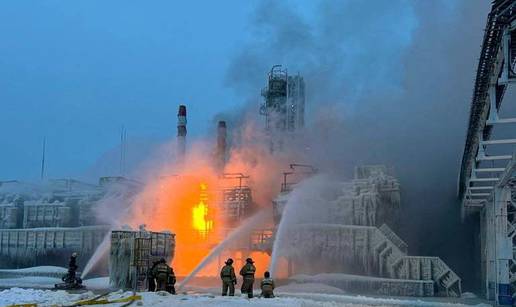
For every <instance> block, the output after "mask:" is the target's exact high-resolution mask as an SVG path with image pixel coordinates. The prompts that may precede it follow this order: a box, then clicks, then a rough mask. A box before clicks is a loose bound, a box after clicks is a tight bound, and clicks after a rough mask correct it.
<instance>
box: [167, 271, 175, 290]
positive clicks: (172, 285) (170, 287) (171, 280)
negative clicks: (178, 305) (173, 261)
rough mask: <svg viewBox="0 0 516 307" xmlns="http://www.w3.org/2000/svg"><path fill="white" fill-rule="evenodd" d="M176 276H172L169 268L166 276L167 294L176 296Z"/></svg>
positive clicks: (172, 272)
mask: <svg viewBox="0 0 516 307" xmlns="http://www.w3.org/2000/svg"><path fill="white" fill-rule="evenodd" d="M175 285H176V274H174V269H172V267H171V268H170V273H169V274H168V279H167V292H168V293H170V294H176V287H175Z"/></svg>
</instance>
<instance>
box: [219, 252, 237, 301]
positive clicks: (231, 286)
mask: <svg viewBox="0 0 516 307" xmlns="http://www.w3.org/2000/svg"><path fill="white" fill-rule="evenodd" d="M225 263H226V265H225V266H223V267H222V270H220V278H221V279H222V296H226V295H228V290H229V296H234V295H235V285H236V283H237V279H236V275H235V269H234V268H233V265H232V264H233V259H231V258H229V259H228V260H226V262H225Z"/></svg>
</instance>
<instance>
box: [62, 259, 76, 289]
mask: <svg viewBox="0 0 516 307" xmlns="http://www.w3.org/2000/svg"><path fill="white" fill-rule="evenodd" d="M78 268H79V267H78V266H77V253H76V252H73V253H72V255H71V256H70V261H68V274H66V275H65V276H64V277H63V278H62V280H63V281H64V282H65V283H67V284H75V283H76V281H77V277H76V272H77V269H78Z"/></svg>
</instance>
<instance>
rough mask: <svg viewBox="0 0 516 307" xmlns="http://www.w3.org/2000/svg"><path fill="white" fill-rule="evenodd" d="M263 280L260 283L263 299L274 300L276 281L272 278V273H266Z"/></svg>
mask: <svg viewBox="0 0 516 307" xmlns="http://www.w3.org/2000/svg"><path fill="white" fill-rule="evenodd" d="M263 277H264V278H263V280H262V282H261V283H260V288H261V289H262V297H264V298H273V297H274V287H275V286H274V280H272V278H271V273H269V272H268V271H266V272H265V273H264V274H263Z"/></svg>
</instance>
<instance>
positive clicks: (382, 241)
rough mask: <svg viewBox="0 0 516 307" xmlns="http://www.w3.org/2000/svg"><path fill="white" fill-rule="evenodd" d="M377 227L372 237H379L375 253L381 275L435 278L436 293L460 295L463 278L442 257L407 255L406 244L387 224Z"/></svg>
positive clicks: (418, 278) (376, 239)
mask: <svg viewBox="0 0 516 307" xmlns="http://www.w3.org/2000/svg"><path fill="white" fill-rule="evenodd" d="M377 229H378V231H376V232H375V235H374V239H373V240H375V241H376V242H375V243H374V244H375V246H374V249H373V250H374V256H373V257H374V263H375V264H376V265H377V272H378V274H379V275H380V276H383V277H389V278H395V279H407V280H433V281H434V283H435V289H434V290H435V292H436V293H437V295H441V296H460V295H461V291H462V289H461V279H460V278H459V276H457V274H455V272H453V271H452V270H451V269H450V268H449V267H448V265H446V263H444V261H442V260H441V258H439V257H425V256H408V255H407V244H406V243H405V242H403V240H401V239H400V238H399V237H398V236H397V235H396V234H395V233H394V232H392V230H390V229H389V228H388V227H387V225H385V224H384V225H382V226H381V227H380V228H377ZM386 233H387V235H386Z"/></svg>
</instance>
